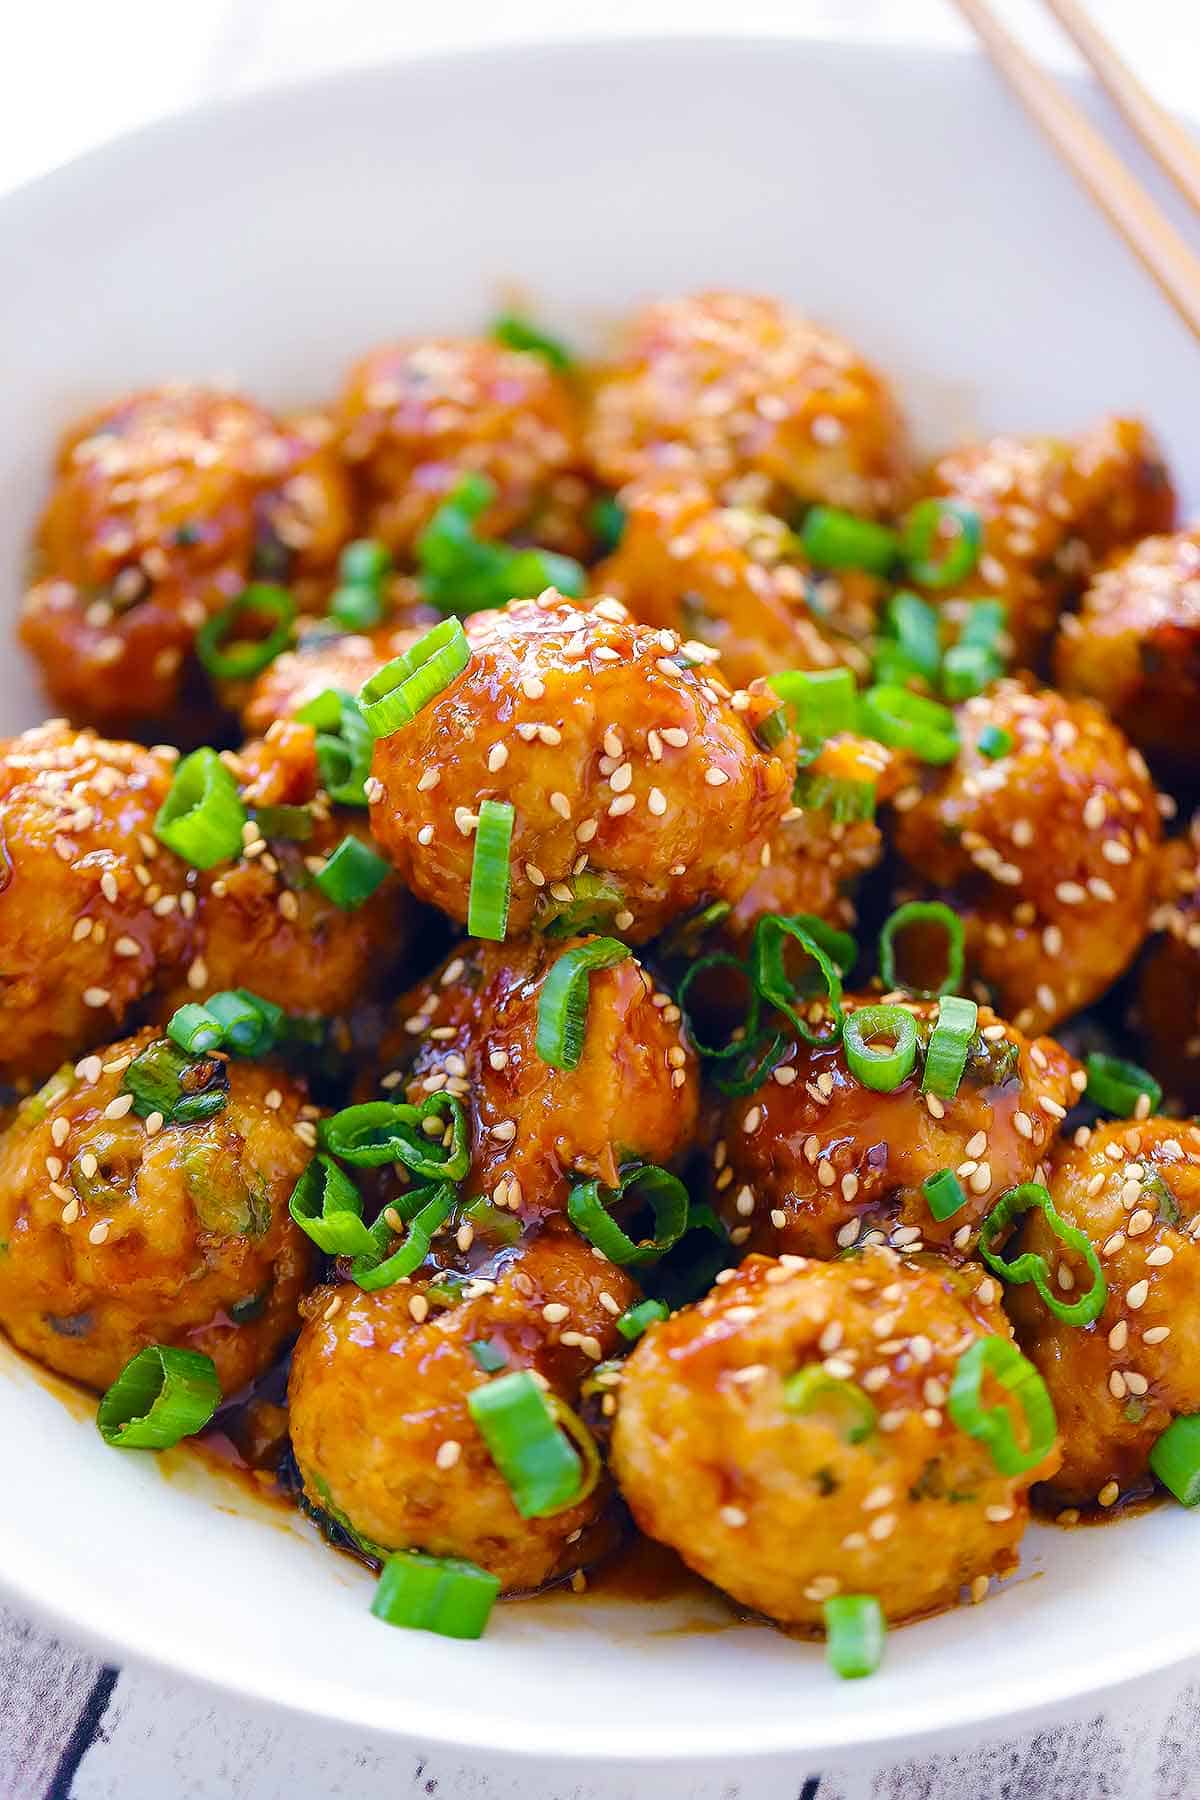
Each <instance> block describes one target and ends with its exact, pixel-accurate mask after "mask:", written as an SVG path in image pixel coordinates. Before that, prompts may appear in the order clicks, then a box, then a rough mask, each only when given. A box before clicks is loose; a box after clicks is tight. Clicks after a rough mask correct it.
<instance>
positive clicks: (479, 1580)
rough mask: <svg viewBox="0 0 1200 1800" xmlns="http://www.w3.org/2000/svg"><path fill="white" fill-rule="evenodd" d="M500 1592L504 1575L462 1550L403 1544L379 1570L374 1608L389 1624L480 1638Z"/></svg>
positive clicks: (437, 1633) (450, 1635) (378, 1617)
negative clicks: (440, 1551) (445, 1552)
mask: <svg viewBox="0 0 1200 1800" xmlns="http://www.w3.org/2000/svg"><path fill="white" fill-rule="evenodd" d="M499 1594H500V1578H499V1576H498V1575H489V1574H488V1572H487V1570H486V1569H481V1568H480V1567H479V1565H478V1564H477V1563H473V1562H464V1561H463V1560H462V1559H461V1558H459V1557H456V1556H425V1555H423V1554H422V1552H421V1551H419V1550H401V1551H398V1552H397V1553H396V1554H395V1555H394V1556H389V1557H388V1559H387V1561H386V1562H385V1563H384V1565H383V1568H382V1569H381V1570H380V1572H379V1583H378V1586H377V1587H376V1589H375V1597H374V1599H373V1600H372V1601H371V1612H372V1613H373V1614H374V1616H375V1618H377V1619H382V1620H383V1622H384V1624H385V1625H401V1626H404V1627H406V1628H407V1629H408V1630H409V1631H432V1632H433V1633H435V1635H436V1636H438V1637H448V1638H480V1637H482V1636H483V1633H484V1628H485V1626H486V1625H487V1622H488V1619H489V1618H490V1616H491V1611H492V1607H493V1606H494V1605H495V1604H496V1600H497V1598H498V1597H499Z"/></svg>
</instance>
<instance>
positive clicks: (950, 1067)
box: [921, 994, 979, 1100]
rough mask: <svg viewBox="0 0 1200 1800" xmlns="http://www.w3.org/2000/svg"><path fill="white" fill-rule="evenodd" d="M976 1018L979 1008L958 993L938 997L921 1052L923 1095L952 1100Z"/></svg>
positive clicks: (956, 1089) (965, 1058)
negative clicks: (936, 1011) (923, 1062)
mask: <svg viewBox="0 0 1200 1800" xmlns="http://www.w3.org/2000/svg"><path fill="white" fill-rule="evenodd" d="M978 1019H979V1008H978V1006H977V1005H976V1004H975V1002H974V1000H965V999H964V998H963V997H962V995H961V994H943V995H942V997H941V1000H940V1002H939V1003H938V1016H937V1023H936V1024H935V1025H934V1028H933V1031H932V1032H931V1033H930V1037H929V1043H928V1045H927V1046H926V1050H925V1073H924V1075H923V1076H922V1077H921V1092H922V1093H923V1094H937V1095H938V1096H939V1097H940V1098H941V1099H942V1100H953V1098H954V1096H955V1094H957V1092H958V1084H959V1082H960V1081H961V1080H962V1078H963V1070H964V1069H965V1068H966V1066H967V1052H968V1051H969V1050H970V1048H971V1039H972V1038H973V1037H974V1035H975V1026H976V1024H977V1022H978Z"/></svg>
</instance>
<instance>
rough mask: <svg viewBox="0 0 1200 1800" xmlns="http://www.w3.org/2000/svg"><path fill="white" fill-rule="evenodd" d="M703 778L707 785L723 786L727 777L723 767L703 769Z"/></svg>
mask: <svg viewBox="0 0 1200 1800" xmlns="http://www.w3.org/2000/svg"><path fill="white" fill-rule="evenodd" d="M704 779H705V781H706V782H707V783H708V785H709V787H724V786H725V783H726V782H727V781H728V780H729V777H728V775H727V774H726V773H725V771H724V769H705V771H704Z"/></svg>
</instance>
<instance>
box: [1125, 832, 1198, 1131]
mask: <svg viewBox="0 0 1200 1800" xmlns="http://www.w3.org/2000/svg"><path fill="white" fill-rule="evenodd" d="M1156 886H1157V899H1158V905H1157V906H1156V908H1155V912H1154V917H1153V924H1154V926H1155V928H1156V929H1157V930H1158V931H1160V932H1161V933H1162V936H1161V937H1159V938H1158V939H1157V940H1156V941H1155V942H1154V944H1153V946H1152V947H1151V949H1150V951H1149V952H1148V954H1147V955H1146V957H1145V959H1144V961H1143V963H1142V965H1141V970H1140V974H1139V978H1138V1025H1139V1027H1140V1030H1141V1034H1142V1039H1143V1042H1144V1044H1145V1053H1146V1059H1147V1061H1148V1063H1149V1065H1150V1068H1151V1069H1152V1070H1153V1072H1154V1074H1155V1075H1157V1077H1158V1079H1159V1081H1160V1082H1161V1083H1162V1087H1163V1091H1164V1093H1165V1094H1166V1095H1167V1097H1168V1099H1169V1100H1171V1101H1172V1102H1173V1103H1175V1104H1178V1105H1180V1106H1182V1107H1183V1108H1184V1109H1185V1110H1186V1111H1188V1112H1192V1111H1195V1110H1196V1108H1197V1107H1200V813H1198V814H1197V815H1196V816H1195V817H1194V818H1193V819H1192V822H1191V825H1190V827H1189V829H1188V831H1187V832H1186V833H1185V834H1184V836H1183V837H1179V838H1172V840H1171V841H1170V843H1167V844H1164V845H1163V847H1162V850H1161V852H1160V854H1159V857H1158V864H1157V872H1156Z"/></svg>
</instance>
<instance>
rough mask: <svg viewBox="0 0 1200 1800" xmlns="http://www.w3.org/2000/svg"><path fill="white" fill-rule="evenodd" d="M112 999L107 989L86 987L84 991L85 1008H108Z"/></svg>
mask: <svg viewBox="0 0 1200 1800" xmlns="http://www.w3.org/2000/svg"><path fill="white" fill-rule="evenodd" d="M111 998H112V995H111V994H110V993H109V991H108V989H107V988H105V987H86V988H84V990H83V1004H84V1005H85V1006H107V1005H108V1003H109V1001H110V1000H111Z"/></svg>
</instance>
